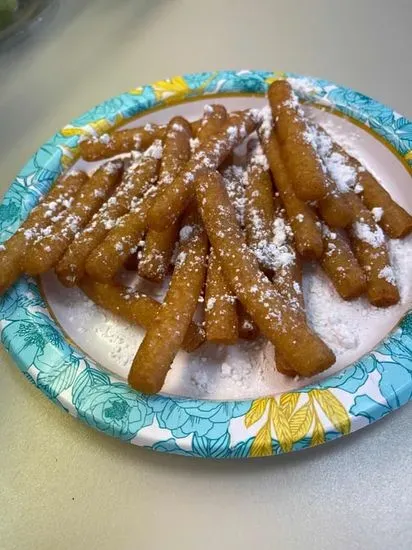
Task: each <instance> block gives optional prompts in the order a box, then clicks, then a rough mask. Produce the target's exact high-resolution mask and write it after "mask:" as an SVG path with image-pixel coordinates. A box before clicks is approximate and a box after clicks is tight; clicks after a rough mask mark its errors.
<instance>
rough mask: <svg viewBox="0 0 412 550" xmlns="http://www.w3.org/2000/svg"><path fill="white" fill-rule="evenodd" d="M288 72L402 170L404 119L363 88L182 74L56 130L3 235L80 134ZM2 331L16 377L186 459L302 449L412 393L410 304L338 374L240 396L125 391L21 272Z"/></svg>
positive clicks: (14, 189) (23, 176)
mask: <svg viewBox="0 0 412 550" xmlns="http://www.w3.org/2000/svg"><path fill="white" fill-rule="evenodd" d="M285 76H288V77H293V78H295V79H296V80H295V82H296V84H297V92H298V94H299V95H300V96H301V98H302V99H303V100H305V101H307V102H314V103H317V104H320V105H324V106H326V107H328V108H333V109H334V110H335V111H336V112H340V113H343V114H345V115H347V116H349V117H351V119H353V120H355V121H357V122H358V123H360V124H363V125H365V126H367V127H369V128H370V129H371V130H372V131H373V132H374V133H375V135H376V136H377V137H379V139H381V140H384V141H385V142H386V143H387V144H388V145H389V146H390V147H391V148H392V150H393V151H394V152H396V154H397V155H398V157H402V159H403V162H404V164H405V166H406V167H408V166H409V169H410V167H411V166H412V122H410V121H408V120H407V119H405V118H404V117H402V116H401V115H399V114H397V113H396V112H394V111H392V110H391V109H389V108H388V107H385V106H383V105H381V104H379V103H377V102H376V101H374V100H372V99H370V98H368V97H365V96H364V95H361V94H359V93H357V92H354V91H352V90H350V89H347V88H344V87H341V86H337V85H335V84H332V83H330V82H328V81H326V80H319V79H314V78H303V77H299V76H298V75H291V74H287V73H286V74H285V73H272V72H264V71H238V72H234V71H218V72H205V73H198V74H189V75H184V76H182V77H176V78H172V79H170V80H165V81H161V82H156V83H155V84H153V85H151V86H143V87H139V88H136V89H134V90H131V91H130V92H128V93H124V94H121V95H119V96H117V97H115V98H113V99H110V100H108V101H106V102H104V103H101V104H100V105H98V106H96V107H94V108H93V109H91V110H90V111H88V112H87V113H85V114H84V115H82V116H80V117H78V118H77V119H75V120H73V121H72V122H71V124H69V125H67V126H65V127H64V128H63V129H62V130H61V131H60V132H58V133H57V134H55V135H54V136H53V137H52V139H50V140H49V141H48V142H47V143H45V144H44V145H43V146H42V147H41V148H40V149H39V150H38V151H37V152H36V153H35V155H34V156H33V157H32V158H31V159H30V161H29V162H28V163H27V164H26V166H25V167H24V168H23V169H22V171H21V172H20V174H19V175H18V176H17V177H16V179H15V181H14V182H13V184H12V186H11V187H10V189H9V191H8V192H7V193H6V195H5V197H4V200H3V202H2V203H1V205H0V242H2V241H4V240H6V239H7V238H8V237H9V236H10V235H11V234H12V233H13V232H14V231H15V230H16V228H17V227H18V226H19V225H20V223H21V222H22V221H23V220H24V219H25V218H26V217H27V214H28V212H29V211H30V210H31V209H32V208H33V206H34V205H35V204H36V203H37V202H38V200H39V198H40V196H41V195H42V194H43V193H44V192H46V191H47V190H48V188H49V187H50V185H51V184H52V182H53V181H54V180H55V178H56V177H57V176H58V175H59V174H60V172H62V171H63V170H64V169H66V168H67V167H68V166H70V165H71V164H72V163H73V162H74V159H75V158H76V156H77V145H78V141H79V139H80V137H81V136H83V135H87V134H95V133H98V134H101V133H104V132H106V131H107V130H109V129H110V128H113V127H114V126H120V125H124V124H126V123H127V122H128V121H129V119H131V118H132V117H135V116H136V115H138V114H141V113H144V112H145V111H147V110H149V109H151V110H152V109H154V108H162V107H166V106H170V105H172V104H174V103H176V102H181V101H190V100H192V99H193V98H198V97H201V96H205V95H211V94H217V93H218V94H228V95H231V94H232V95H233V94H249V95H250V94H255V95H263V94H265V92H266V89H267V87H268V85H269V84H270V83H271V82H272V81H273V80H274V79H276V78H279V77H285ZM300 84H301V85H300ZM407 169H408V168H407ZM410 193H412V188H411V191H410ZM0 330H1V341H2V343H3V345H4V347H5V348H6V349H7V350H8V352H9V353H10V354H11V355H12V357H13V358H14V360H15V361H16V363H17V365H18V367H19V368H20V370H21V371H22V372H23V373H24V375H25V376H26V377H27V378H28V379H29V380H30V381H31V382H33V383H34V384H35V385H36V386H37V387H38V388H39V389H41V391H43V392H44V393H45V394H46V395H47V396H48V397H49V398H50V399H51V400H53V401H54V402H55V403H56V404H57V405H59V406H60V407H61V408H63V409H64V410H65V411H67V412H69V413H70V414H72V415H73V416H76V417H78V418H80V419H81V420H83V421H84V422H85V423H87V424H88V425H90V426H92V427H94V428H96V429H98V430H100V431H102V432H103V433H106V434H109V435H112V436H114V437H117V438H119V439H123V440H126V441H130V442H131V443H134V444H136V445H141V446H144V447H148V448H151V449H154V450H157V451H163V452H170V453H177V454H182V455H187V456H199V457H214V458H242V457H255V456H266V455H272V454H274V455H275V454H280V453H284V452H289V451H294V450H299V449H304V448H307V447H311V446H314V445H319V444H321V443H324V442H327V441H330V440H332V439H335V438H337V437H339V436H341V435H346V434H349V433H351V432H353V431H355V430H357V429H359V428H362V427H364V426H367V425H368V424H370V423H371V422H374V421H375V420H378V419H380V418H382V417H383V416H385V415H386V414H388V413H389V412H391V411H392V410H394V409H397V408H398V407H400V406H401V405H403V404H404V403H406V402H407V401H409V400H410V399H411V398H412V312H410V311H409V312H408V313H407V314H406V315H405V316H404V317H403V319H401V320H400V322H399V324H398V326H397V327H396V328H395V329H394V330H393V331H392V332H391V333H390V334H388V335H387V337H386V338H385V339H384V341H382V342H381V343H380V344H379V345H378V346H377V347H376V348H375V349H374V350H373V351H371V352H370V353H368V354H367V355H365V356H364V357H363V358H361V359H360V360H358V361H357V362H356V363H354V364H352V365H351V366H349V367H346V368H345V369H343V370H342V371H340V372H339V373H338V374H337V375H333V376H329V377H327V378H324V379H323V380H321V381H320V382H318V383H316V384H312V385H310V386H307V387H304V388H300V389H299V390H297V391H292V392H287V393H281V394H278V395H275V396H268V397H259V398H256V399H249V400H239V401H209V400H198V399H189V398H184V397H176V396H167V395H156V396H147V395H143V394H140V393H138V392H135V391H133V390H132V389H131V388H129V387H128V385H127V384H126V383H125V382H124V381H122V380H121V379H119V378H117V377H116V376H114V375H112V374H110V373H108V372H107V371H106V370H104V369H102V368H101V367H100V366H99V365H97V364H96V363H95V362H94V361H93V360H92V359H91V358H90V357H88V356H87V355H86V354H84V353H83V352H81V351H80V350H79V349H78V348H76V347H75V346H74V345H72V344H71V343H70V342H69V341H68V339H67V338H66V337H65V335H64V334H63V332H62V330H61V328H60V327H59V326H58V325H57V324H56V322H55V321H54V319H53V317H52V315H51V312H50V311H49V309H48V307H47V304H46V303H45V301H44V299H43V297H42V294H41V292H40V290H39V286H38V284H37V282H36V281H35V280H33V279H30V278H26V277H22V278H21V279H20V280H19V281H18V282H17V283H16V284H15V285H14V287H12V288H11V289H10V290H9V291H8V292H7V293H6V294H5V295H4V296H3V297H2V298H1V299H0Z"/></svg>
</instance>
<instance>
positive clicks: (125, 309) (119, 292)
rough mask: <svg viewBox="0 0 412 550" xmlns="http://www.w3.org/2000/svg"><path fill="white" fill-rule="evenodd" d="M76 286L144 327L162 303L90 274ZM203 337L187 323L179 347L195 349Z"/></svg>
mask: <svg viewBox="0 0 412 550" xmlns="http://www.w3.org/2000/svg"><path fill="white" fill-rule="evenodd" d="M79 286H80V288H81V289H82V290H83V292H84V293H85V294H86V295H87V296H88V297H89V298H90V299H91V300H93V302H94V303H95V304H97V305H98V306H100V307H102V308H104V309H107V310H108V311H110V312H111V313H114V314H115V315H118V316H119V317H121V318H122V319H125V320H126V321H129V322H130V323H133V324H136V325H139V326H141V327H143V328H145V329H146V330H147V329H149V328H150V327H151V326H152V325H153V323H154V321H155V319H156V317H157V315H158V314H159V312H160V310H161V307H162V304H159V302H157V301H156V300H154V299H153V298H150V297H149V296H146V295H145V294H140V293H139V292H136V291H134V290H132V289H128V288H124V287H121V286H116V285H113V284H110V283H99V282H97V281H93V279H90V277H84V278H83V279H82V280H81V282H80V284H79ZM204 340H205V331H204V330H203V329H202V328H201V327H199V326H198V325H197V324H196V323H190V325H189V328H188V330H187V332H186V335H185V337H184V340H183V342H182V347H183V349H185V350H186V351H194V350H195V349H197V348H198V347H199V346H200V345H201V344H202V343H203V342H204Z"/></svg>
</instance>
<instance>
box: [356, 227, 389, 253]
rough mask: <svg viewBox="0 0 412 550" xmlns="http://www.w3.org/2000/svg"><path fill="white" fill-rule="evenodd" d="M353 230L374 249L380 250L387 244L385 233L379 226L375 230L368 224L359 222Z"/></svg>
mask: <svg viewBox="0 0 412 550" xmlns="http://www.w3.org/2000/svg"><path fill="white" fill-rule="evenodd" d="M353 230H354V233H355V235H356V237H357V238H358V239H360V240H361V241H364V242H365V243H368V244H369V245H370V246H372V247H373V248H378V247H379V246H381V245H383V244H384V242H385V237H384V235H383V231H382V229H381V228H380V227H379V226H378V225H377V226H376V227H375V229H372V228H371V227H370V226H369V225H368V224H367V223H364V222H361V221H359V222H355V223H354V224H353Z"/></svg>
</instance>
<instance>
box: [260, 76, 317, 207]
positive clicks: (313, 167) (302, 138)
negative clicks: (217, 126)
mask: <svg viewBox="0 0 412 550" xmlns="http://www.w3.org/2000/svg"><path fill="white" fill-rule="evenodd" d="M268 98H269V104H270V107H271V109H272V114H273V119H274V120H275V121H276V133H277V136H278V139H279V145H280V147H281V149H282V153H283V154H284V157H285V158H284V160H285V164H286V167H287V170H288V173H289V177H290V180H291V183H292V186H293V189H294V191H295V193H296V195H297V196H298V197H299V198H300V199H302V200H306V201H312V200H319V199H323V198H324V197H325V196H326V195H327V192H328V182H327V180H326V176H325V172H324V171H323V169H322V163H321V161H320V159H319V156H318V154H317V151H316V147H315V146H314V144H313V136H312V133H311V129H310V127H309V125H308V124H307V122H306V120H305V116H304V113H303V111H302V109H301V108H300V106H299V101H298V98H297V97H296V94H295V93H294V91H293V90H292V87H291V86H290V84H289V83H288V82H287V81H286V80H276V81H275V82H273V83H272V84H271V85H270V87H269V90H268Z"/></svg>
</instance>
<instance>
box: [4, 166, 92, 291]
mask: <svg viewBox="0 0 412 550" xmlns="http://www.w3.org/2000/svg"><path fill="white" fill-rule="evenodd" d="M87 179H88V176H87V174H86V173H85V172H75V173H74V172H73V173H72V174H69V175H66V174H64V175H63V176H61V177H60V178H58V180H57V181H56V183H55V184H54V185H53V186H52V188H51V189H50V191H49V192H48V193H47V194H46V195H45V196H44V197H43V199H42V200H41V202H40V203H39V204H38V205H37V206H35V207H34V208H33V210H32V211H31V212H30V214H29V216H28V218H27V219H26V221H25V222H24V223H23V225H22V226H21V227H20V228H19V229H18V230H17V231H16V233H15V234H14V235H12V236H11V237H10V239H8V240H7V241H6V242H5V243H4V244H3V245H2V246H1V247H0V248H1V250H0V295H1V294H2V293H3V292H4V291H5V290H7V288H8V287H9V286H10V285H11V284H12V283H14V281H15V280H16V279H17V278H18V277H19V276H20V275H21V272H22V271H21V259H22V256H24V254H25V253H26V252H27V250H28V249H29V248H30V244H31V243H32V242H33V241H34V239H35V238H36V237H37V236H38V235H39V234H41V232H42V230H43V229H45V228H46V227H47V226H48V225H49V224H50V219H51V218H52V217H55V216H58V215H59V214H60V213H61V212H63V211H64V210H66V209H67V208H69V207H70V206H71V205H72V202H73V198H74V196H75V195H76V193H77V192H78V190H79V189H80V187H81V186H82V185H84V183H85V182H86V181H87Z"/></svg>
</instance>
